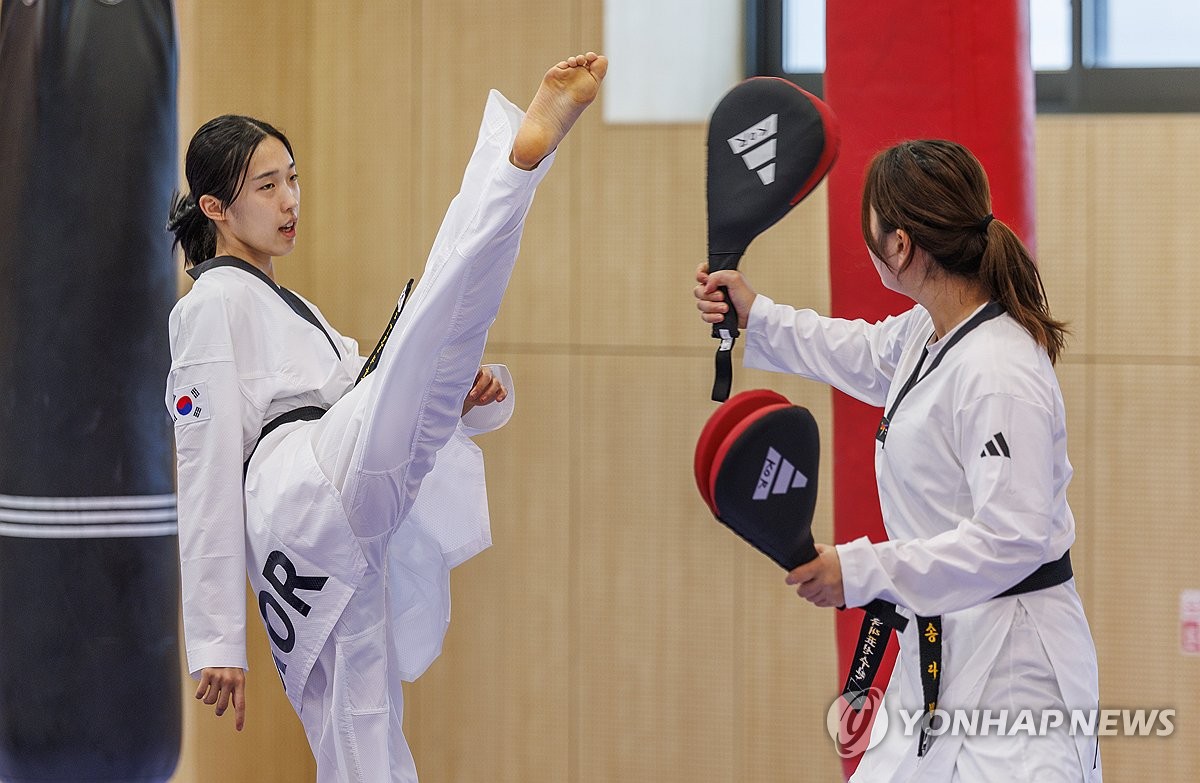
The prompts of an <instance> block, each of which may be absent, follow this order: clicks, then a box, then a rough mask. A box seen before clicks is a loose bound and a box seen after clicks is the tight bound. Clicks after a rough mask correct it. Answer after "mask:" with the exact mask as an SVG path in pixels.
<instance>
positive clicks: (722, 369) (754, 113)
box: [707, 76, 841, 402]
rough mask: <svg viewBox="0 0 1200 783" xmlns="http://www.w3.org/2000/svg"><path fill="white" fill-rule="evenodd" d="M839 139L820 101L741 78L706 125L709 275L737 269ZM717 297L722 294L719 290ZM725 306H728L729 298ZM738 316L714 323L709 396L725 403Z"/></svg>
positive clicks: (786, 86)
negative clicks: (712, 376) (714, 355)
mask: <svg viewBox="0 0 1200 783" xmlns="http://www.w3.org/2000/svg"><path fill="white" fill-rule="evenodd" d="M840 139H841V135H840V133H839V131H838V124H837V118H836V117H835V116H834V114H833V111H832V110H830V108H829V107H828V106H827V105H825V104H824V103H823V102H822V101H821V100H820V99H819V98H817V97H815V96H813V95H811V94H810V93H807V92H805V91H804V90H802V89H800V88H799V87H797V86H796V85H794V84H792V83H791V82H789V81H785V80H783V79H777V78H774V77H765V76H764V77H755V78H752V79H747V80H746V81H744V82H742V83H741V84H739V85H737V86H736V87H734V88H733V89H732V90H730V91H729V92H728V93H726V94H725V97H723V98H722V99H721V101H720V103H718V104H717V106H716V108H715V109H713V113H712V117H711V118H710V120H709V124H708V185H707V199H708V269H709V271H710V272H715V271H717V270H719V269H736V268H737V265H738V261H739V260H740V259H741V257H742V254H743V253H745V252H746V248H747V247H748V246H749V245H750V243H751V242H752V241H753V240H754V238H755V237H756V236H758V235H759V234H761V233H763V232H764V231H766V230H767V229H768V228H770V227H771V226H773V225H775V224H776V223H777V222H779V220H780V219H781V218H783V216H784V215H786V214H787V213H788V212H789V211H790V210H791V209H792V207H794V206H796V205H797V204H799V203H800V202H801V201H802V200H803V199H804V198H805V196H807V195H808V194H809V193H811V192H812V191H813V189H814V188H816V186H817V185H818V184H820V182H821V180H822V179H824V177H825V175H826V174H827V173H828V172H829V169H830V168H831V167H832V166H833V162H834V160H835V159H836V158H837V151H838V144H839V141H840ZM722 291H724V289H722ZM725 294H726V301H728V298H729V297H728V292H727V291H726V292H725ZM737 321H738V317H737V312H735V311H734V309H733V303H732V302H730V303H729V312H728V313H727V314H726V317H725V320H724V321H722V322H721V323H718V324H713V329H712V336H713V337H715V338H717V339H719V340H720V341H721V345H720V347H719V348H718V349H717V358H716V379H715V381H714V383H713V392H712V398H713V399H714V400H715V401H717V402H723V401H725V400H726V399H727V398H728V397H729V390H730V387H731V385H732V379H733V370H732V363H731V359H730V352H731V351H732V349H733V343H734V340H735V339H736V338H737V337H738V328H737Z"/></svg>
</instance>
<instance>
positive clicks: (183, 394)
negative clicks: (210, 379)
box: [171, 383, 212, 427]
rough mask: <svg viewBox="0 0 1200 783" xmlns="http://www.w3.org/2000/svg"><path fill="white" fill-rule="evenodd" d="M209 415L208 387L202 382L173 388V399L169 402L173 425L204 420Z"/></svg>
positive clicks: (210, 409) (210, 411)
mask: <svg viewBox="0 0 1200 783" xmlns="http://www.w3.org/2000/svg"><path fill="white" fill-rule="evenodd" d="M211 415H212V406H211V405H209V399H208V389H206V388H205V386H204V384H203V383H197V384H195V385H194V386H188V387H187V388H184V389H176V390H175V399H174V400H173V401H172V402H171V418H172V419H174V420H175V426H177V427H178V426H182V425H184V424H194V423H195V422H198V421H206V420H207V419H208V417H209V416H211Z"/></svg>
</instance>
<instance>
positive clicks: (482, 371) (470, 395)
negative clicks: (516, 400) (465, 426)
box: [462, 367, 508, 416]
mask: <svg viewBox="0 0 1200 783" xmlns="http://www.w3.org/2000/svg"><path fill="white" fill-rule="evenodd" d="M507 396H508V389H506V388H504V384H502V383H500V379H499V378H497V377H496V376H495V375H494V374H492V371H491V370H490V369H488V368H487V367H480V368H479V372H477V373H475V383H474V384H473V385H472V386H471V391H469V392H467V398H466V399H465V400H464V401H463V408H462V412H463V415H464V416H466V415H467V411H469V410H471V409H472V408H474V407H475V406H476V405H490V404H491V403H493V402H504V398H505V397H507Z"/></svg>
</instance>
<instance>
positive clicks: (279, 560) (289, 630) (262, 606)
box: [258, 550, 329, 688]
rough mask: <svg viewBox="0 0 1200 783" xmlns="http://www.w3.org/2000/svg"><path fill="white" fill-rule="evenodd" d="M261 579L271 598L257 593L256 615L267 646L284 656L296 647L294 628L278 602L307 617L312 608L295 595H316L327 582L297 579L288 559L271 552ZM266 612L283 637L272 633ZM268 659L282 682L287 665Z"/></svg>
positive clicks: (265, 592) (273, 627) (325, 579)
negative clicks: (302, 592)
mask: <svg viewBox="0 0 1200 783" xmlns="http://www.w3.org/2000/svg"><path fill="white" fill-rule="evenodd" d="M281 569H282V571H283V578H282V579H280V577H279V571H280V570H281ZM262 575H263V578H264V579H266V580H267V582H268V583H269V584H270V585H271V590H272V591H274V595H272V593H271V592H269V591H267V590H262V591H260V592H259V594H258V611H259V612H260V613H261V614H262V618H263V623H264V624H265V625H266V626H267V635H268V636H270V637H271V643H272V644H274V645H275V646H276V647H277V648H279V651H280V652H281V653H283V654H285V655H286V654H288V653H290V652H291V651H292V648H293V647H295V646H296V626H295V625H294V624H293V623H292V618H291V617H290V616H289V615H288V611H287V610H286V609H284V607H283V605H281V604H280V603H279V599H280V598H282V599H283V602H284V603H285V604H287V605H288V606H289V607H291V608H292V610H294V611H295V612H296V613H297V614H299V615H300V618H301V619H303V618H305V617H308V613H309V612H310V611H311V610H312V607H311V606H310V605H309V604H308V603H306V602H305V601H304V599H302V598H301V597H300V596H298V595H296V591H297V590H305V591H308V592H319V591H320V590H321V589H322V588H324V587H325V582H326V581H328V579H329V577H326V576H300V575H299V574H297V573H296V566H295V564H293V563H292V561H291V560H289V559H288V556H287V555H285V554H284V553H283V552H280V551H279V550H275V551H274V552H272V553H271V554H269V555H267V561H266V563H265V565H264V566H263V570H262ZM268 608H270V609H271V611H272V612H273V613H274V615H275V617H276V618H277V619H278V620H279V624H281V625H282V626H283V630H284V631H286V633H284V634H281V633H280V632H279V631H278V630H277V629H276V623H273V622H271V618H270V617H268V615H267V609H268ZM271 657H272V658H273V659H274V660H275V667H276V668H277V669H279V678H280V679H281V680H282V679H283V675H284V673H286V672H287V664H285V663H284V662H283V661H281V660H279V656H277V655H274V654H272V655H271ZM285 688H286V685H285Z"/></svg>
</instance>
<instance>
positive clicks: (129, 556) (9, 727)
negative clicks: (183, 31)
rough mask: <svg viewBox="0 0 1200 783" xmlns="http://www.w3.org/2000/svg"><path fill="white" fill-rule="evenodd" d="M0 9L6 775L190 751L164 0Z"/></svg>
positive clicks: (15, 780) (107, 775)
mask: <svg viewBox="0 0 1200 783" xmlns="http://www.w3.org/2000/svg"><path fill="white" fill-rule="evenodd" d="M2 3H3V5H2V8H0V357H3V359H2V360H0V780H4V781H7V782H9V783H22V782H24V781H39V782H41V783H47V782H48V781H71V783H86V782H87V781H102V780H103V781H135V780H136V781H143V782H149V781H165V780H167V779H168V778H169V777H170V776H171V774H172V772H173V770H174V768H175V765H176V761H177V759H178V756H179V745H180V721H181V705H180V702H181V692H180V690H181V685H182V682H181V678H180V666H179V645H178V622H179V614H178V609H177V607H178V602H179V559H178V549H177V543H176V537H175V495H174V490H175V488H174V475H173V469H172V468H173V458H172V453H171V424H170V419H169V418H168V417H167V416H166V414H165V412H164V411H163V409H162V395H163V383H164V379H165V378H166V376H167V371H168V369H169V364H170V350H169V347H168V344H167V316H168V314H169V312H170V309H171V306H172V305H173V303H174V301H175V296H176V286H177V282H176V281H177V271H178V269H177V266H176V264H175V263H173V261H172V259H171V237H170V235H169V234H168V233H167V232H166V231H165V230H164V229H163V225H164V223H165V222H166V213H167V209H168V207H169V204H170V197H171V191H172V188H173V187H174V186H175V182H176V166H177V165H178V164H177V157H176V133H177V129H176V112H175V76H176V74H175V70H176V54H175V42H174V20H173V18H172V9H171V3H170V0H141V1H140V2H131V1H126V2H121V0H105V1H104V2H101V1H100V0H2Z"/></svg>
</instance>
